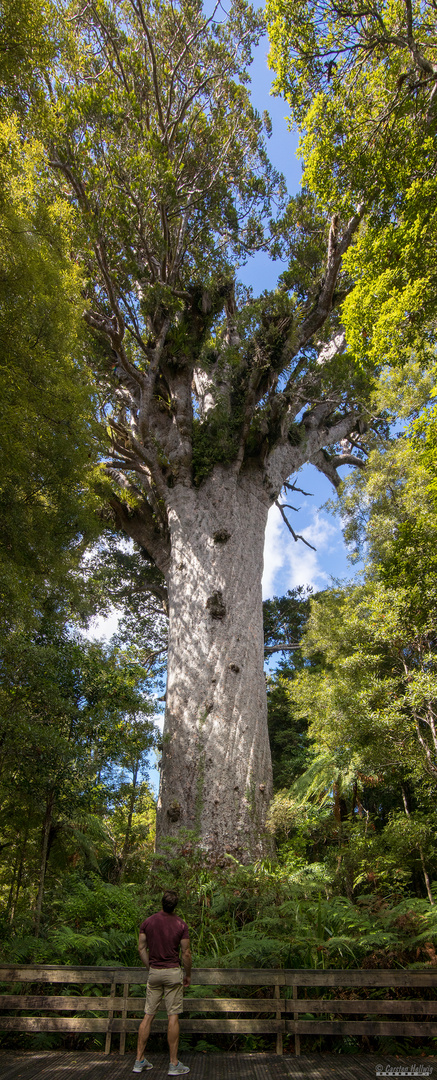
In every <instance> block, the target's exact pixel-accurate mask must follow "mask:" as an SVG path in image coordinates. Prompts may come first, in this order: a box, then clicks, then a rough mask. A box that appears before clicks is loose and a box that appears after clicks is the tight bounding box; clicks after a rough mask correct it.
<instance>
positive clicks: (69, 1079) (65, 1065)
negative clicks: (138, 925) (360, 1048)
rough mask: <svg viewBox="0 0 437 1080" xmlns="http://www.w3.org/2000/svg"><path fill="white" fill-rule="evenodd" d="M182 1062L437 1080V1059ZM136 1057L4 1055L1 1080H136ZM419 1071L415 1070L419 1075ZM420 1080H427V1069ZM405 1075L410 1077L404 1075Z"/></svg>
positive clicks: (204, 1072) (327, 1078) (327, 1077)
mask: <svg viewBox="0 0 437 1080" xmlns="http://www.w3.org/2000/svg"><path fill="white" fill-rule="evenodd" d="M181 1056H182V1060H183V1061H184V1063H185V1064H186V1065H189V1067H190V1070H191V1071H190V1073H189V1077H190V1080H309V1078H310V1077H311V1078H314V1080H375V1077H376V1067H377V1066H380V1065H381V1064H382V1065H384V1066H385V1065H393V1066H402V1067H403V1068H405V1067H406V1068H407V1069H408V1070H409V1072H410V1075H411V1076H414V1071H416V1080H417V1071H418V1069H420V1067H421V1066H422V1067H426V1068H427V1069H432V1073H431V1072H430V1073H428V1078H429V1080H437V1058H436V1057H431V1058H430V1057H426V1058H424V1057H414V1058H406V1057H402V1058H388V1057H381V1056H380V1055H378V1054H369V1055H367V1056H365V1057H364V1056H360V1057H354V1055H353V1054H350V1055H349V1054H311V1055H305V1054H303V1055H302V1056H301V1057H294V1056H291V1055H290V1056H288V1055H284V1057H277V1055H276V1054H238V1053H235V1054H208V1055H204V1054H199V1053H184V1054H182V1055H181ZM149 1058H150V1061H153V1065H154V1069H153V1072H152V1070H150V1071H147V1072H144V1073H142V1076H143V1078H145V1077H146V1076H147V1077H151V1078H152V1077H154V1078H156V1080H160V1078H161V1077H165V1076H167V1072H168V1056H167V1055H166V1054H152V1053H150V1055H149ZM133 1063H134V1056H133V1055H132V1054H126V1056H125V1057H120V1056H119V1055H118V1054H110V1055H109V1056H108V1057H105V1055H104V1054H102V1053H92V1054H89V1053H77V1054H72V1053H68V1052H67V1051H60V1052H58V1051H53V1050H49V1051H44V1052H31V1051H21V1052H13V1051H11V1052H8V1051H6V1052H4V1053H0V1077H1V1080H130V1078H131V1076H132V1068H133ZM413 1067H415V1068H414V1069H413ZM421 1072H422V1076H421V1077H419V1080H426V1076H425V1077H424V1074H423V1069H422V1070H421ZM404 1075H405V1073H404Z"/></svg>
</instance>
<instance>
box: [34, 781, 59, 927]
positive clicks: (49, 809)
mask: <svg viewBox="0 0 437 1080" xmlns="http://www.w3.org/2000/svg"><path fill="white" fill-rule="evenodd" d="M53 802H54V791H51V792H50V794H49V796H48V798H47V802H46V812H45V815H44V824H43V834H42V844H41V864H40V872H39V885H38V896H37V898H36V907H35V921H34V927H35V937H38V936H39V928H40V923H41V912H42V901H43V896H44V882H45V876H46V869H47V855H48V849H49V837H50V827H51V824H52V814H53Z"/></svg>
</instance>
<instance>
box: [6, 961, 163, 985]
mask: <svg viewBox="0 0 437 1080" xmlns="http://www.w3.org/2000/svg"><path fill="white" fill-rule="evenodd" d="M122 970H123V972H126V971H130V970H136V969H129V968H123V969H122ZM139 971H140V972H141V974H142V970H141V969H139ZM113 977H114V968H113V967H112V968H103V967H80V968H74V967H59V965H43V964H41V965H34V966H30V965H28V964H18V965H15V966H14V967H12V966H10V965H8V966H6V965H0V983H2V982H29V983H35V982H48V983H88V982H89V983H111V982H112V980H113ZM119 981H120V982H123V981H124V979H122V978H120V980H119ZM130 981H131V982H134V979H131V980H130ZM139 981H141V980H139Z"/></svg>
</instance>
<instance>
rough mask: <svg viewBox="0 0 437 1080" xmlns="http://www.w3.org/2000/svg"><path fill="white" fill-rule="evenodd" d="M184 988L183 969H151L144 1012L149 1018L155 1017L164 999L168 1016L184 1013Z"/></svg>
mask: <svg viewBox="0 0 437 1080" xmlns="http://www.w3.org/2000/svg"><path fill="white" fill-rule="evenodd" d="M183 986H184V973H183V971H182V968H180V967H175V968H149V978H148V979H147V992H146V1004H145V1008H144V1012H145V1013H146V1014H147V1015H148V1016H154V1015H155V1013H156V1011H157V1010H158V1009H159V1006H160V1004H161V1002H162V999H163V998H164V1000H165V1007H166V1009H167V1015H168V1016H173V1015H174V1014H175V1013H181V1012H183V1008H184V990H183Z"/></svg>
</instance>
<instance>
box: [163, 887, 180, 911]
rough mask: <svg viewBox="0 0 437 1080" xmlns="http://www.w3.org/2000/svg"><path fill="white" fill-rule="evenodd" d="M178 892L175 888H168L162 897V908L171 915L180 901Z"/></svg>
mask: <svg viewBox="0 0 437 1080" xmlns="http://www.w3.org/2000/svg"><path fill="white" fill-rule="evenodd" d="M178 899H179V897H178V894H177V893H175V892H174V890H173V889H167V891H166V892H165V893H164V896H163V898H162V910H163V911H166V912H167V915H171V914H172V912H173V911H174V909H175V907H176V904H177V902H178Z"/></svg>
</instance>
